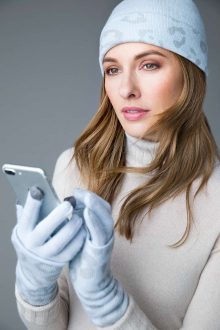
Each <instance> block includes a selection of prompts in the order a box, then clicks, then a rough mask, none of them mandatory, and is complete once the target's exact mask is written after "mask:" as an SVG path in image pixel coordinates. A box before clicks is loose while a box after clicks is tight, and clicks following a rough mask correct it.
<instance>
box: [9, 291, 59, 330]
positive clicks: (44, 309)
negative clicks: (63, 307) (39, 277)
mask: <svg viewBox="0 0 220 330" xmlns="http://www.w3.org/2000/svg"><path fill="white" fill-rule="evenodd" d="M15 297H16V300H17V306H18V311H19V313H20V315H22V317H24V318H25V320H26V321H28V322H30V323H34V324H37V325H46V324H49V323H51V322H53V321H54V320H55V319H56V318H57V315H58V313H59V311H60V298H59V294H57V295H56V297H55V298H54V300H53V301H51V302H50V303H49V304H47V305H44V306H33V305H30V304H28V303H26V302H25V301H24V300H23V299H22V297H21V295H20V294H19V292H18V289H17V287H16V286H15Z"/></svg>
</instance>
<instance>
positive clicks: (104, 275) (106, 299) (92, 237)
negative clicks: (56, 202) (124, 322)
mask: <svg viewBox="0 0 220 330" xmlns="http://www.w3.org/2000/svg"><path fill="white" fill-rule="evenodd" d="M73 195H74V197H75V198H76V203H79V204H80V205H84V211H83V217H84V221H85V226H86V228H87V236H86V240H85V244H84V246H83V248H82V250H81V252H80V253H79V255H78V256H77V257H76V258H75V259H73V260H72V261H71V262H70V264H69V268H70V277H71V280H72V283H73V286H74V288H75V291H76V294H77V295H78V297H79V299H80V301H81V303H82V306H83V307H84V309H85V311H86V312H87V314H88V315H89V317H90V319H91V320H92V321H93V323H94V324H95V325H97V326H101V327H103V326H108V325H111V324H114V323H115V322H116V321H118V320H119V319H120V318H121V317H122V316H123V315H124V313H125V312H126V310H127V306H128V295H127V294H126V292H125V291H124V290H123V288H122V286H121V285H120V283H119V282H118V281H117V280H116V279H115V278H114V277H113V276H112V273H111V267H110V258H111V253H112V248H113V242H114V231H113V219H112V215H111V206H110V205H109V204H108V203H107V202H106V201H105V200H103V199H102V198H101V197H99V196H97V195H96V194H95V193H92V192H89V191H87V190H83V189H75V191H74V194H73Z"/></svg>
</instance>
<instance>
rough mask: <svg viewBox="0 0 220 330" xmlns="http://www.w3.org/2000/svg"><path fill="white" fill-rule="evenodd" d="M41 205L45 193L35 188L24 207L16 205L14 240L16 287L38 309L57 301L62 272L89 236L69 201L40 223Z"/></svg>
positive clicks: (29, 193)
mask: <svg viewBox="0 0 220 330" xmlns="http://www.w3.org/2000/svg"><path fill="white" fill-rule="evenodd" d="M42 202H43V192H42V191H41V190H40V189H38V188H36V187H32V188H31V189H30V191H29V192H28V195H27V199H26V203H25V206H24V207H22V206H21V205H18V204H17V205H16V209H17V225H16V226H15V227H14V229H13V231H12V236H11V240H12V244H13V246H14V249H15V251H16V254H17V258H18V260H17V266H16V287H17V289H18V291H19V293H20V294H21V297H22V298H23V299H24V300H25V301H26V302H27V303H29V304H31V305H35V306H41V305H46V304H48V303H49V302H51V301H52V300H53V299H54V298H55V296H56V294H57V279H58V277H59V275H60V272H61V270H62V268H63V266H64V265H65V264H66V263H68V262H69V260H71V259H72V258H74V257H75V256H76V255H77V253H78V252H79V251H80V249H81V248H82V245H83V243H84V240H85V234H86V231H85V229H84V228H83V227H82V219H81V218H80V217H79V216H78V215H76V214H74V213H73V214H72V212H73V207H72V205H71V203H70V202H68V201H64V202H62V203H61V204H60V205H58V206H57V207H56V208H55V209H54V210H53V211H52V212H51V213H50V214H49V215H48V216H47V217H46V218H44V219H43V220H41V221H40V222H39V221H38V220H39V219H38V216H39V212H40V207H41V205H42ZM71 214H72V218H71V219H70V220H69V221H67V218H68V217H69V216H71Z"/></svg>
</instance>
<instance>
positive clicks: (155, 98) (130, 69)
mask: <svg viewBox="0 0 220 330" xmlns="http://www.w3.org/2000/svg"><path fill="white" fill-rule="evenodd" d="M103 69H104V72H105V90H106V93H107V95H108V97H109V99H110V102H111V104H112V106H113V108H114V110H115V113H116V115H117V117H118V120H119V121H120V123H121V125H122V127H123V129H124V130H125V132H126V133H128V134H129V135H131V136H134V137H139V136H144V138H146V139H148V138H149V139H153V140H154V138H153V137H152V136H151V137H150V136H148V135H147V133H145V132H147V131H148V129H149V128H150V127H151V126H152V124H153V123H154V122H155V121H156V120H157V117H156V116H155V115H156V114H158V113H161V112H164V111H165V110H166V109H167V108H169V107H170V106H172V105H173V104H174V103H175V102H176V101H177V99H178V97H179V96H180V93H181V91H182V87H183V75H182V70H181V66H180V63H179V61H178V59H177V58H176V57H175V55H174V54H173V53H172V52H170V51H168V50H165V49H163V48H160V47H156V46H153V45H150V44H146V43H136V42H133V43H124V44H120V45H117V46H115V47H113V48H111V49H110V50H109V51H108V52H107V53H106V54H105V57H104V60H103ZM126 108H127V109H126ZM138 108H139V109H138Z"/></svg>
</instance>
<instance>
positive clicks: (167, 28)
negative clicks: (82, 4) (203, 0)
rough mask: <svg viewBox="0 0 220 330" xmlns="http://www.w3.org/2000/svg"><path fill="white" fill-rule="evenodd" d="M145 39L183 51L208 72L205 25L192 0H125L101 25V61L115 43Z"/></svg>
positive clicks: (164, 46) (171, 49)
mask: <svg viewBox="0 0 220 330" xmlns="http://www.w3.org/2000/svg"><path fill="white" fill-rule="evenodd" d="M126 42H144V43H148V44H152V45H155V46H159V47H162V48H164V49H167V50H170V51H172V52H174V53H177V54H179V55H182V56H183V57H185V58H187V59H188V60H190V61H191V62H193V63H194V64H195V65H196V66H198V67H199V68H200V69H201V70H202V71H204V72H205V73H206V75H208V46H207V41H206V32H205V27H204V24H203V21H202V18H201V15H200V13H199V10H198V8H197V6H196V5H195V3H194V2H193V1H192V0H124V1H122V2H120V3H119V4H118V5H117V6H116V7H115V8H114V9H113V11H112V13H111V15H110V16H109V18H108V20H107V22H106V24H105V26H104V27H103V29H102V32H101V35H100V43H99V64H100V68H101V72H102V75H104V72H103V64H102V61H103V58H104V56H105V54H106V53H107V52H108V51H109V50H110V49H111V48H112V47H114V46H116V45H119V44H121V43H126Z"/></svg>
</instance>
